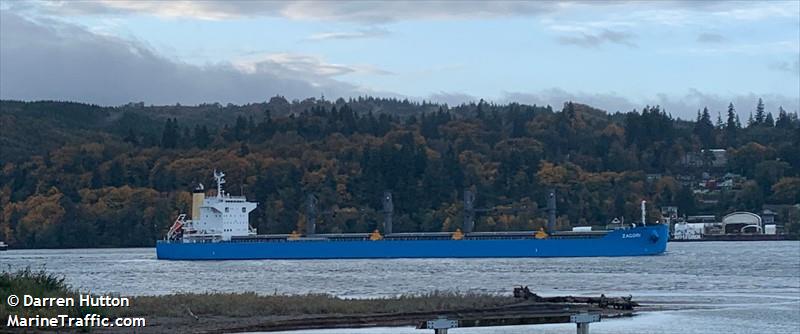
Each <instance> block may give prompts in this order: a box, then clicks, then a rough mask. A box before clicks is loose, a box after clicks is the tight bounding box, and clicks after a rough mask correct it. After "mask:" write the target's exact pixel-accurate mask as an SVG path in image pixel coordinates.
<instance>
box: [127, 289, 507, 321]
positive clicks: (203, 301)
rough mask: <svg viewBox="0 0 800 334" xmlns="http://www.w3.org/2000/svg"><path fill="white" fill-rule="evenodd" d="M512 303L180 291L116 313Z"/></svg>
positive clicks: (321, 311)
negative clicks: (177, 293)
mask: <svg viewBox="0 0 800 334" xmlns="http://www.w3.org/2000/svg"><path fill="white" fill-rule="evenodd" d="M511 302H513V298H509V297H504V296H498V295H487V294H470V293H467V294H463V293H450V292H434V293H430V294H425V295H408V296H400V297H394V298H375V299H345V298H338V297H335V296H331V295H325V294H308V295H271V296H263V295H257V294H255V293H242V294H179V295H168V296H155V297H135V298H133V299H131V307H130V308H118V309H114V310H112V312H114V315H119V316H124V315H144V316H165V317H170V316H176V317H178V316H186V314H187V313H188V311H187V308H188V309H190V310H191V311H192V313H194V314H195V315H197V316H199V317H206V316H222V317H255V316H302V315H334V314H335V315H359V314H376V313H401V312H426V311H440V310H453V309H470V308H483V307H496V306H500V305H505V304H509V303H511Z"/></svg>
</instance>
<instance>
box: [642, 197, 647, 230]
mask: <svg viewBox="0 0 800 334" xmlns="http://www.w3.org/2000/svg"><path fill="white" fill-rule="evenodd" d="M646 204H647V201H642V226H647V219H646V216H647V205H646Z"/></svg>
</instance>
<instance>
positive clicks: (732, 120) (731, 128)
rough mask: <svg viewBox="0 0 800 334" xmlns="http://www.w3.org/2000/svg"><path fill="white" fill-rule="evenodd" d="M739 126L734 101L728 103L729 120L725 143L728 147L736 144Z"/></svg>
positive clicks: (726, 126)
mask: <svg viewBox="0 0 800 334" xmlns="http://www.w3.org/2000/svg"><path fill="white" fill-rule="evenodd" d="M738 130H739V127H738V126H736V109H734V107H733V103H731V104H729V105H728V122H727V123H726V124H725V143H726V144H727V145H728V147H734V146H735V145H736V137H737V132H738Z"/></svg>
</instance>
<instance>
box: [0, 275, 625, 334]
mask: <svg viewBox="0 0 800 334" xmlns="http://www.w3.org/2000/svg"><path fill="white" fill-rule="evenodd" d="M12 295H14V296H19V297H22V296H26V295H27V296H32V298H33V299H35V300H56V299H58V300H64V299H66V300H83V299H84V298H81V297H80V296H82V294H81V293H80V292H79V291H77V290H74V289H72V288H70V287H69V286H68V285H66V284H65V283H64V279H63V278H61V277H58V276H56V275H52V274H49V273H47V272H45V271H38V272H32V271H31V270H29V269H25V270H22V271H18V272H14V273H3V274H2V276H0V298H3V300H4V301H8V300H10V299H8V298H9V296H12ZM83 296H85V294H84V295H83ZM95 297H96V298H98V299H100V298H106V299H110V298H114V299H123V300H125V301H126V303H124V305H123V307H86V306H82V305H79V303H78V305H74V304H70V303H50V304H48V305H45V306H42V305H22V303H20V304H19V305H16V306H14V307H12V306H9V305H7V304H8V302H7V303H4V304H3V305H2V306H0V316H2V319H3V320H4V325H8V324H7V323H5V322H6V321H5V320H6V319H9V316H11V317H13V316H15V315H16V316H18V317H19V318H29V319H39V318H52V317H58V316H59V315H67V316H69V317H73V318H85V317H86V315H92V314H97V315H98V316H101V317H104V318H105V317H107V318H110V319H116V318H144V319H145V321H146V326H145V327H142V328H136V332H137V333H175V332H183V333H228V332H254V331H261V332H267V331H284V330H300V329H322V328H360V327H376V326H381V327H387V326H388V327H391V326H416V325H418V324H419V323H420V321H425V320H430V319H435V318H437V317H439V316H446V317H450V318H452V319H464V321H472V322H480V321H487V320H490V321H495V322H502V323H504V324H536V323H558V322H568V318H569V315H570V314H574V313H578V312H593V313H599V314H602V315H603V316H605V317H619V316H629V315H632V314H633V310H632V309H615V308H614V307H611V306H613V301H614V300H613V299H612V300H611V301H612V304H611V306H609V304H608V302H607V301H608V300H607V299H606V298H605V297H603V299H602V303H604V304H603V305H601V304H602V303H601V302H600V299H599V298H585V297H579V298H575V297H558V298H560V299H553V298H541V297H539V296H536V295H533V294H530V295H528V296H525V297H529V298H521V297H522V295H518V297H520V298H515V297H512V296H504V295H497V294H475V293H472V294H470V293H448V292H434V293H429V294H422V295H404V296H397V297H385V298H368V299H354V298H340V297H335V296H331V295H325V294H306V295H277V294H275V295H258V294H255V293H237V294H230V293H218V294H213V293H211V294H176V295H163V296H139V297H122V296H113V297H109V296H95ZM26 299H27V298H26ZM618 300H624V299H622V298H620V299H618ZM64 304H66V305H64ZM125 305H127V306H125ZM632 305H635V303H634V304H632ZM601 306H602V307H601ZM4 327H6V326H4ZM11 327H14V326H11ZM39 327H40V330H46V331H53V332H56V331H57V332H65V331H66V332H71V331H76V332H79V331H80V330H78V329H75V328H64V327H57V328H56V327H52V328H44V329H43V326H39ZM30 329H31V328H30V327H23V326H17V328H4V330H12V331H14V330H18V331H19V332H27V331H30ZM131 329H132V328H117V329H106V328H101V329H98V330H97V332H127V331H129V330H131Z"/></svg>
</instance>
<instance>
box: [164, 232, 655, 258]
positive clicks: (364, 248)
mask: <svg viewBox="0 0 800 334" xmlns="http://www.w3.org/2000/svg"><path fill="white" fill-rule="evenodd" d="M668 239H669V234H668V230H667V227H666V226H665V225H657V226H647V227H637V228H631V229H624V230H615V231H611V232H609V233H608V234H606V235H604V236H599V237H555V238H546V239H535V238H517V239H514V238H509V239H499V238H498V239H469V238H467V239H463V240H425V239H421V240H377V241H371V240H307V241H306V240H296V241H289V240H282V241H247V242H245V241H236V242H213V243H182V242H167V241H159V242H158V243H157V244H156V254H157V257H158V258H159V259H166V260H251V259H372V258H511V257H593V256H640V255H657V254H661V253H663V252H664V251H665V250H666V248H667V240H668Z"/></svg>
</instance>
